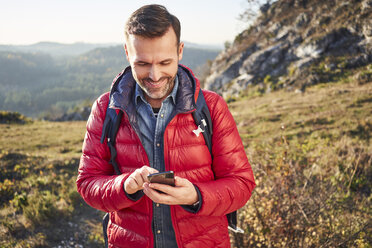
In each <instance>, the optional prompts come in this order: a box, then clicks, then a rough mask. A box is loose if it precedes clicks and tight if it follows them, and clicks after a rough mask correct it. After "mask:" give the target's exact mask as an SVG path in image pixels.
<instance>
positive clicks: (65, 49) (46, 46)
mask: <svg viewBox="0 0 372 248" xmlns="http://www.w3.org/2000/svg"><path fill="white" fill-rule="evenodd" d="M112 45H116V44H114V43H112V44H92V43H83V42H76V43H72V44H63V43H57V42H39V43H36V44H32V45H0V51H9V52H23V53H46V54H49V55H51V56H57V57H61V56H62V57H66V56H76V55H80V54H83V53H86V52H88V51H90V50H93V49H95V48H99V47H108V46H112Z"/></svg>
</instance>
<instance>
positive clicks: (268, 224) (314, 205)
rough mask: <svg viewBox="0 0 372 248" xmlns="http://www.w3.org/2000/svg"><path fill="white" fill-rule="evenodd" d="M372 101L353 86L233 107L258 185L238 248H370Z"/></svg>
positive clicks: (368, 90)
mask: <svg viewBox="0 0 372 248" xmlns="http://www.w3.org/2000/svg"><path fill="white" fill-rule="evenodd" d="M371 95H372V85H371V83H365V84H359V83H358V82H356V81H350V82H349V83H339V82H336V83H328V84H321V85H316V86H313V87H309V88H307V90H306V92H305V93H294V92H285V91H283V90H281V91H276V92H273V93H270V94H266V95H264V96H259V97H254V98H251V99H248V100H247V99H246V100H241V101H236V102H233V103H231V104H230V109H231V111H232V112H233V115H234V117H235V120H236V122H237V125H238V129H239V131H240V133H241V136H242V138H243V143H244V145H245V147H246V150H247V154H248V157H249V159H250V161H251V164H252V166H253V171H254V172H255V177H256V180H257V188H256V190H255V192H254V194H253V196H252V199H251V200H250V201H249V202H248V204H247V205H246V207H245V208H243V209H242V210H241V211H240V221H241V225H242V226H243V227H245V230H246V233H247V234H246V235H245V236H240V235H235V238H236V243H237V244H238V245H237V246H238V247H270V246H271V247H370V245H371V238H370V237H371V234H372V233H371V231H372V230H371V228H372V226H371V225H372V223H371V220H370V216H371V213H372V211H371V208H370V204H371V181H372V167H371V165H372V147H371V131H372V101H371V100H370V96H371ZM247 106H249V107H247Z"/></svg>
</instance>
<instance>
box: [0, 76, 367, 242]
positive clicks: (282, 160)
mask: <svg viewBox="0 0 372 248" xmlns="http://www.w3.org/2000/svg"><path fill="white" fill-rule="evenodd" d="M371 96H372V84H371V82H369V83H368V82H364V83H362V82H359V83H358V82H356V81H354V80H353V77H352V76H350V77H349V78H348V79H347V80H343V82H342V83H340V82H338V83H332V84H320V85H317V86H312V87H309V88H308V89H307V90H306V92H304V93H295V92H287V91H284V90H280V91H276V92H272V93H268V94H265V95H252V96H249V97H245V98H241V99H237V101H235V102H232V103H230V109H231V111H232V113H233V115H234V117H235V120H236V122H237V125H238V128H239V131H240V134H241V136H242V139H243V142H244V145H245V147H246V151H247V155H248V157H249V159H250V161H251V163H252V167H253V170H254V174H255V178H256V180H257V188H256V189H255V191H254V193H253V195H252V198H251V200H250V201H249V202H248V204H247V205H246V207H244V208H243V209H242V210H240V211H239V219H240V220H239V222H240V225H241V226H242V228H244V229H245V232H246V233H245V234H244V235H236V236H235V237H234V238H235V241H234V242H235V245H236V246H238V247H270V246H271V247H370V245H371V243H372V241H371V238H370V237H371V236H372V233H371V228H372V226H371V220H370V216H371V214H372V213H371V208H370V205H371V182H372V167H371V163H372V147H371V131H372V117H371V116H372V97H371ZM84 132H85V123H83V122H67V123H51V122H38V121H34V122H29V123H27V124H24V125H21V124H0V133H1V134H2V135H1V136H0V199H1V200H0V208H1V209H0V247H53V246H58V245H60V246H62V247H79V246H77V245H82V246H83V247H102V244H103V243H102V241H103V240H102V235H101V224H100V219H101V216H102V213H100V212H99V211H96V210H94V209H92V208H90V207H89V206H87V205H86V204H85V203H84V202H83V201H82V200H81V198H80V196H79V195H78V193H77V192H76V186H75V179H76V175H77V168H78V162H79V161H78V159H79V156H80V154H81V145H82V141H83V137H84ZM232 237H233V236H232ZM80 247H81V246H80Z"/></svg>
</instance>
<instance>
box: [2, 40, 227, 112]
mask: <svg viewBox="0 0 372 248" xmlns="http://www.w3.org/2000/svg"><path fill="white" fill-rule="evenodd" d="M219 52H220V50H218V49H216V48H214V47H213V46H211V47H209V46H205V45H198V44H193V43H186V44H185V49H184V54H183V58H182V61H180V62H181V63H182V64H185V65H187V66H188V67H190V68H191V69H192V70H194V72H195V73H196V75H200V73H198V72H199V71H200V70H201V69H200V68H204V67H203V65H205V64H206V63H207V62H208V61H212V60H213V59H214V58H215V57H216V56H217V54H218V53H219ZM209 63H211V62H209ZM126 66H128V62H127V60H126V58H125V53H124V49H123V46H122V45H121V44H114V43H113V44H86V43H74V44H61V43H53V42H40V43H37V44H33V45H25V46H12V45H9V46H8V45H0V110H8V111H17V112H20V113H22V114H25V115H27V116H31V117H38V116H41V115H42V116H45V114H46V113H49V114H53V115H56V117H58V115H59V114H60V115H62V114H64V113H65V112H68V111H71V110H73V109H75V108H76V107H77V106H81V104H82V103H83V102H84V101H85V102H87V101H86V100H88V102H91V101H93V100H94V99H95V98H97V97H98V96H99V95H100V94H102V93H104V92H105V91H107V90H109V89H110V86H111V82H112V80H113V78H114V77H115V76H116V75H117V74H118V73H119V72H120V71H121V70H123V69H124V68H125V67H126ZM88 104H89V103H88Z"/></svg>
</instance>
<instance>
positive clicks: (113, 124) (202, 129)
mask: <svg viewBox="0 0 372 248" xmlns="http://www.w3.org/2000/svg"><path fill="white" fill-rule="evenodd" d="M122 117H123V111H121V110H119V111H118V112H117V110H115V109H112V108H109V107H107V110H106V117H105V120H104V122H103V127H102V135H101V144H103V143H104V141H105V139H106V138H107V145H108V147H109V149H110V153H111V158H110V164H111V165H112V166H113V167H114V170H115V173H116V174H117V175H120V174H121V172H120V170H119V166H118V164H117V162H116V156H117V151H116V148H115V141H116V134H117V132H118V130H119V126H120V122H121V119H122ZM192 117H193V119H194V121H195V124H196V126H197V127H198V129H196V130H194V131H193V132H194V133H195V134H196V135H197V136H199V134H200V133H202V134H203V137H204V140H205V143H206V145H207V147H208V149H209V152H210V154H211V156H212V159H213V154H212V134H213V131H212V130H213V128H212V118H211V114H210V112H209V109H208V106H207V103H206V101H205V98H204V95H203V92H202V90H201V89H200V90H199V96H198V100H197V102H196V111H194V112H192ZM226 217H227V220H228V223H229V230H231V231H233V232H235V233H244V231H243V230H242V229H241V228H239V227H238V226H237V216H236V211H234V212H232V213H229V214H227V215H226ZM109 218H110V217H109V213H106V214H105V216H104V217H103V220H102V226H103V235H104V239H105V247H108V237H107V226H108V221H109Z"/></svg>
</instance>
